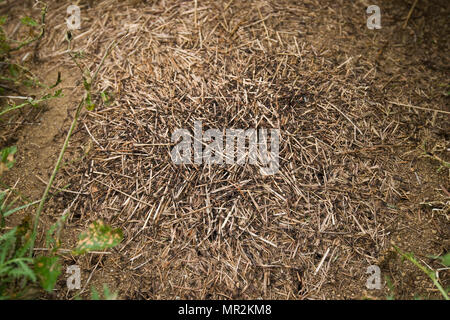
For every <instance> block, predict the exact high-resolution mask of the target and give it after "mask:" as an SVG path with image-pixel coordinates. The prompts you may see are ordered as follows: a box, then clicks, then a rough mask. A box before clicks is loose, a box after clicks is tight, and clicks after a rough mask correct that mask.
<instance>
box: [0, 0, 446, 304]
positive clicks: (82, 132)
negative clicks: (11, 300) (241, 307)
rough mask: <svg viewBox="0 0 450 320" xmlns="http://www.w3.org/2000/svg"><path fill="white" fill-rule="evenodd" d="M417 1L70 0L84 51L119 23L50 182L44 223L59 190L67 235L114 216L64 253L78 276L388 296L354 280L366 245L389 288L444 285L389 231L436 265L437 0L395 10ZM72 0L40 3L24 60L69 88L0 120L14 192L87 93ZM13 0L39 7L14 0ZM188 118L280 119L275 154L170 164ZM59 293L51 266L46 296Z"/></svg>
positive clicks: (150, 291)
mask: <svg viewBox="0 0 450 320" xmlns="http://www.w3.org/2000/svg"><path fill="white" fill-rule="evenodd" d="M412 2H413V1H377V3H376V4H378V5H379V6H380V7H381V10H382V29H381V30H368V29H367V28H366V26H365V21H366V17H367V15H366V14H365V9H366V7H367V6H368V5H369V4H372V3H368V2H367V1H317V0H309V1H291V0H273V1H269V0H264V1H252V2H249V1H239V0H235V1H225V2H223V3H222V2H220V1H217V2H216V1H207V0H205V1H203V0H198V4H197V8H195V6H194V2H193V1H181V0H170V1H120V2H117V1H112V0H106V1H95V2H94V1H93V2H92V3H91V4H89V3H88V2H87V1H79V2H78V3H79V5H80V7H81V9H82V17H83V22H82V29H81V30H78V31H76V32H74V37H75V39H74V40H73V46H74V50H83V52H84V54H85V59H83V60H82V63H83V65H84V66H85V67H88V68H89V69H90V70H93V69H95V67H96V66H97V65H98V64H99V61H100V59H101V57H102V55H103V54H104V51H105V48H106V47H107V45H108V44H109V43H110V41H111V40H112V39H116V40H118V45H117V46H116V47H115V49H114V50H113V52H112V54H111V56H110V57H108V59H107V60H106V63H105V65H104V68H102V72H101V73H100V78H99V83H98V86H97V88H96V89H97V90H99V91H100V90H106V91H108V92H109V93H110V94H111V95H112V96H114V101H113V102H112V104H111V105H108V106H106V105H103V104H102V103H101V102H100V101H98V107H97V109H96V110H95V111H94V112H87V111H85V112H84V113H83V115H82V119H81V120H80V123H79V124H78V127H77V128H78V129H77V131H76V133H75V135H74V137H73V139H72V140H71V143H70V147H69V150H68V152H67V154H66V156H65V165H64V166H63V168H62V170H61V171H60V173H59V175H58V178H57V180H56V183H55V186H56V187H57V188H63V187H67V189H68V191H65V192H59V193H57V192H52V196H53V197H52V199H51V200H50V201H49V203H48V204H47V206H46V209H45V212H44V214H43V217H42V222H41V226H40V229H41V230H44V229H45V228H46V227H48V226H49V225H50V224H51V223H53V222H54V221H56V219H57V218H58V217H59V216H60V215H61V213H62V212H63V211H64V210H66V209H68V208H69V207H70V213H71V214H70V218H69V221H68V223H67V225H66V228H65V229H64V232H63V236H62V239H63V247H64V248H72V247H74V245H75V243H76V239H77V235H78V234H79V232H80V231H82V230H84V229H85V228H86V226H87V225H88V224H89V222H91V221H93V220H95V219H98V218H101V219H103V220H105V221H106V222H108V223H110V224H112V225H113V226H115V227H120V228H122V229H123V230H124V234H125V239H124V241H123V242H122V244H121V245H119V246H118V247H116V248H114V249H112V250H110V251H109V253H108V254H101V255H100V254H88V255H85V256H81V257H72V256H70V255H68V254H63V257H64V267H66V266H69V265H71V264H78V265H80V267H81V269H82V284H83V290H82V291H81V296H83V297H87V291H88V289H89V287H90V286H91V285H94V286H96V287H98V288H100V287H101V285H102V284H103V283H106V284H108V286H109V287H110V288H112V289H114V290H117V291H118V292H119V296H120V297H121V298H123V299H175V298H177V297H179V298H182V299H193V298H197V299H223V298H226V299H256V298H264V299H361V298H376V299H384V298H386V296H387V295H388V294H389V293H388V289H387V286H386V285H385V284H384V285H383V289H382V290H367V289H366V287H365V282H366V279H367V277H368V275H367V274H366V269H367V267H368V266H369V265H372V264H376V265H379V266H380V268H381V271H382V275H383V276H388V277H389V278H390V279H391V281H392V283H393V287H394V288H395V297H396V298H397V299H411V298H413V297H414V296H420V297H422V298H427V299H428V298H440V296H439V292H437V290H436V288H435V287H434V286H433V284H432V283H431V281H430V280H429V279H427V278H426V276H425V275H423V274H421V272H420V271H418V270H417V269H416V268H414V267H413V266H411V264H409V263H407V262H402V261H401V259H400V258H399V257H398V255H396V254H395V253H394V252H393V251H392V246H391V244H392V243H395V244H396V245H397V246H399V247H400V248H402V249H403V250H404V251H412V252H414V253H415V254H416V256H417V257H419V258H420V259H421V261H423V262H424V263H427V264H428V265H430V266H431V267H433V268H439V267H440V266H439V264H438V263H437V262H436V261H434V260H433V259H431V258H430V257H429V256H430V255H439V254H443V253H445V252H448V251H449V232H450V229H449V207H450V206H449V201H450V197H449V194H448V190H449V189H450V183H449V169H448V168H440V163H439V161H437V160H436V157H439V158H441V159H446V160H447V161H449V153H448V151H449V148H450V145H449V121H448V120H449V119H448V111H449V108H448V102H449V97H448V95H447V92H448V91H449V86H450V83H449V77H448V75H449V55H448V52H449V50H448V49H449V48H448V46H449V43H448V41H447V36H448V34H449V31H450V30H449V25H448V16H449V14H450V12H449V8H448V4H447V1H445V0H442V1H439V0H434V1H419V2H418V4H417V7H416V8H415V9H414V11H413V13H412V15H411V17H410V19H409V21H408V25H407V27H406V28H402V25H403V23H404V21H405V18H406V16H407V15H408V12H409V10H410V8H411V5H412ZM71 3H72V2H70V3H69V2H67V1H52V2H51V3H49V11H48V12H49V14H48V17H47V33H46V36H45V37H44V39H43V40H42V41H41V43H40V45H39V51H38V57H39V60H38V61H31V60H30V61H28V62H27V65H28V67H29V68H30V69H31V70H32V71H33V72H34V73H35V74H37V75H39V77H40V80H41V81H43V82H44V83H47V84H50V83H52V82H54V80H55V79H56V75H57V72H58V71H60V72H61V73H62V79H63V83H62V84H60V87H61V88H63V92H64V95H65V96H64V97H63V98H60V99H56V100H51V101H49V102H48V103H46V104H45V105H44V106H41V107H40V108H38V109H36V110H27V111H21V113H19V114H16V115H14V116H15V117H17V119H20V125H17V126H11V125H3V126H2V127H1V128H2V129H1V138H2V140H1V144H2V146H5V145H11V143H12V144H15V145H17V146H18V149H19V152H18V153H17V163H16V165H15V167H14V168H13V169H12V170H11V171H9V172H8V173H7V174H6V176H5V177H3V178H2V179H3V181H2V183H5V184H7V185H15V188H16V190H18V191H19V192H20V193H21V194H23V196H24V198H25V199H33V200H35V199H38V198H39V197H40V196H41V194H42V192H43V190H44V187H45V184H44V182H45V181H47V180H48V178H49V176H50V173H51V171H52V169H53V166H54V162H55V160H56V157H57V155H58V152H59V149H60V147H61V145H62V142H63V140H64V137H65V134H66V133H67V130H68V127H69V125H70V121H71V119H72V116H73V113H74V110H75V108H76V105H77V103H78V101H79V99H80V97H81V96H82V88H81V87H82V86H81V81H80V79H81V76H80V75H79V71H78V70H77V69H76V68H75V66H74V64H73V62H71V60H70V59H69V58H68V57H67V54H65V53H64V51H65V50H66V49H67V44H66V42H65V41H64V32H65V22H64V19H65V17H66V11H65V10H66V7H67V5H68V4H71ZM250 3H251V4H250ZM24 13H27V14H30V13H32V14H34V15H35V16H36V13H37V15H38V11H37V10H32V9H31V8H30V7H29V6H27V5H26V4H23V5H17V6H15V7H13V8H12V9H11V10H10V11H9V14H10V15H11V16H12V17H19V16H21V15H23V14H24ZM11 27H13V26H11ZM24 54H26V50H25V51H23V52H21V53H20V55H19V57H18V59H20V58H21V57H22V56H23V55H24ZM392 102H394V103H392ZM405 105H406V106H405ZM407 106H419V107H422V108H428V109H434V110H436V109H437V110H441V111H444V112H447V113H444V112H433V111H429V110H428V111H427V110H421V109H417V108H414V107H407ZM193 119H202V120H203V123H204V129H206V128H209V127H211V128H230V127H235V128H238V127H244V128H254V127H256V126H257V124H258V126H260V127H263V128H269V127H278V128H280V129H281V138H282V143H281V147H280V150H281V154H280V156H281V160H280V173H279V174H278V175H275V176H273V177H265V178H263V177H261V176H260V175H259V174H258V171H257V168H253V167H252V166H250V165H245V166H243V167H239V166H237V167H236V166H233V167H230V166H228V167H227V166H212V167H211V168H208V167H206V166H205V167H203V166H176V165H174V164H172V163H171V161H170V157H169V151H170V149H169V148H168V147H167V146H164V144H170V134H171V132H173V131H174V130H175V129H177V128H192V123H193ZM5 121H7V120H5V119H3V123H5ZM15 121H18V120H15ZM423 148H425V151H424V149H423ZM433 157H434V158H433ZM43 181H44V182H43ZM220 188H221V189H220ZM216 190H217V191H216ZM54 191H55V190H54ZM177 193H179V194H178V195H177ZM155 212H156V213H155ZM24 214H26V213H21V215H17V216H16V217H15V219H12V220H11V221H10V223H11V224H15V223H17V222H19V221H20V219H22V216H23V215H24ZM150 214H151V215H152V218H151V219H149V221H148V222H147V224H145V221H146V220H147V218H148V216H149V215H150ZM228 215H230V217H229V221H228V222H227V226H226V229H225V230H224V229H222V225H223V224H224V221H225V220H226V217H227V216H228ZM153 217H155V218H153ZM144 225H145V227H143V226H144ZM248 231H250V232H251V233H249V232H248ZM252 234H253V235H252ZM254 234H256V235H257V236H254ZM261 239H265V240H267V241H262V240H261ZM41 240H42V239H41ZM268 241H269V242H270V243H272V244H273V245H271V244H270V243H268ZM274 245H275V246H276V247H274ZM325 254H326V256H325V258H324V255H325ZM323 258H324V260H323ZM322 260H323V261H324V262H323V264H322V266H321V268H320V269H319V270H318V271H317V272H316V269H317V267H318V265H319V264H320V262H321V261H322ZM439 276H440V280H441V282H442V283H443V285H444V287H448V286H449V285H450V278H449V273H448V270H441V271H440V273H439ZM73 296H74V292H68V291H67V288H66V285H65V277H64V276H63V277H62V278H61V280H60V281H59V282H58V286H57V288H56V290H55V292H54V294H52V295H44V294H43V295H42V296H41V297H42V298H57V299H63V298H73Z"/></svg>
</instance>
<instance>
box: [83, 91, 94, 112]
mask: <svg viewBox="0 0 450 320" xmlns="http://www.w3.org/2000/svg"><path fill="white" fill-rule="evenodd" d="M85 103H86V109H87V110H89V111H93V110H94V109H95V103H93V102H92V97H91V94H90V93H89V92H88V93H87V94H86V99H85Z"/></svg>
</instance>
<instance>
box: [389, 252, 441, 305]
mask: <svg viewBox="0 0 450 320" xmlns="http://www.w3.org/2000/svg"><path fill="white" fill-rule="evenodd" d="M394 248H395V250H396V251H397V252H398V253H399V254H400V255H401V256H402V257H404V258H405V259H408V260H409V261H411V262H412V263H413V264H414V265H415V266H416V267H417V268H419V269H420V270H422V271H423V272H424V273H425V274H426V275H427V276H428V277H429V278H430V279H431V280H432V281H433V283H434V285H435V286H436V288H438V289H439V291H440V292H441V294H442V296H443V297H444V299H445V300H449V297H448V294H447V292H446V291H445V290H444V288H442V286H441V284H440V283H439V281H438V280H437V279H436V275H435V271H434V270H432V269H430V268H428V267H425V266H423V265H422V264H421V263H420V262H419V261H417V259H415V258H414V257H413V256H412V255H411V254H406V253H404V252H402V251H401V250H400V249H399V248H398V247H396V246H394Z"/></svg>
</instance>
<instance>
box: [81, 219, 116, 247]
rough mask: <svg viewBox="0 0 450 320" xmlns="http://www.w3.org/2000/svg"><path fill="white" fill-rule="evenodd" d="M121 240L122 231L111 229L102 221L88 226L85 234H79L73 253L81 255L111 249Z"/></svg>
mask: <svg viewBox="0 0 450 320" xmlns="http://www.w3.org/2000/svg"><path fill="white" fill-rule="evenodd" d="M122 239H123V235H122V230H120V229H112V228H111V227H110V226H108V225H105V224H104V223H103V222H102V221H95V222H93V223H91V224H90V225H89V228H88V230H87V231H86V232H83V233H82V234H80V237H79V241H78V245H77V247H76V248H75V250H74V253H75V254H81V253H85V252H89V251H94V250H97V251H100V250H104V249H107V248H112V247H114V246H116V245H118V244H119V243H120V241H122Z"/></svg>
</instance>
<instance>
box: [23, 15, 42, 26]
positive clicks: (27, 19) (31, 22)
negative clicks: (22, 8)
mask: <svg viewBox="0 0 450 320" xmlns="http://www.w3.org/2000/svg"><path fill="white" fill-rule="evenodd" d="M20 22H22V24H24V25H26V26H30V27H37V26H38V25H39V24H38V23H37V22H36V21H35V20H34V19H33V18H30V17H24V18H22V19H20Z"/></svg>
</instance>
